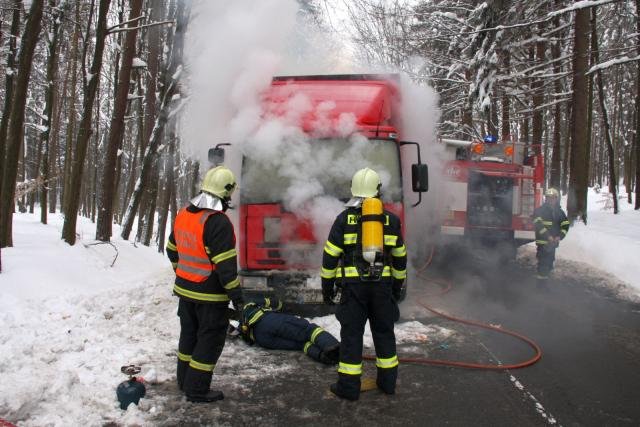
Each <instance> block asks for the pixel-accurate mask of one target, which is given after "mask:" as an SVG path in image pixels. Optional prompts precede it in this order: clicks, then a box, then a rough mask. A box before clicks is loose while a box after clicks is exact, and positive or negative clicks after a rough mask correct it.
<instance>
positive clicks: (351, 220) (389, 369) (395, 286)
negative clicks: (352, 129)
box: [320, 168, 407, 400]
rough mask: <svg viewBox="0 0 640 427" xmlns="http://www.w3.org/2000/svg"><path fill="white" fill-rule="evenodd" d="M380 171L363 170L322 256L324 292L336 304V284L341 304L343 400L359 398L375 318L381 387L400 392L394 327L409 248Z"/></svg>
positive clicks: (336, 389)
mask: <svg viewBox="0 0 640 427" xmlns="http://www.w3.org/2000/svg"><path fill="white" fill-rule="evenodd" d="M381 186H382V183H381V181H380V177H379V175H378V173H377V172H375V171H374V170H372V169H369V168H364V169H360V170H358V171H357V172H356V173H355V174H354V175H353V179H352V181H351V195H352V198H351V199H350V200H349V201H348V202H347V203H346V205H345V206H346V209H345V210H344V211H343V212H342V213H340V214H339V215H338V217H337V218H336V220H335V221H334V223H333V226H332V227H331V231H330V232H329V237H328V239H327V241H326V243H325V246H324V253H323V258H322V270H321V274H320V276H321V279H322V294H323V300H324V302H325V303H326V304H333V303H334V302H333V299H334V298H335V296H336V285H337V286H338V287H339V288H340V302H339V304H338V307H337V309H336V318H337V319H338V321H339V322H340V327H341V328H340V341H341V343H340V362H339V364H338V381H337V382H336V383H335V384H332V385H331V387H330V390H331V392H333V393H334V394H335V395H337V396H338V397H340V398H343V399H348V400H357V399H358V398H359V396H360V385H361V375H362V336H363V334H364V327H365V324H366V322H367V320H369V324H370V326H371V333H372V336H373V341H374V344H375V349H376V367H377V379H376V385H377V386H378V388H379V389H381V390H382V391H383V392H384V393H386V394H394V393H395V387H396V380H397V377H398V356H397V354H396V339H395V333H394V323H395V322H396V321H397V320H398V318H399V316H400V312H399V309H398V303H397V301H398V300H399V299H400V298H401V297H402V295H403V294H404V292H405V287H404V281H405V278H406V274H407V273H406V265H407V249H406V247H405V245H404V241H403V238H402V227H401V223H400V219H399V218H398V216H396V215H395V214H393V213H391V212H389V211H386V210H384V209H383V206H382V201H381V200H380V188H381Z"/></svg>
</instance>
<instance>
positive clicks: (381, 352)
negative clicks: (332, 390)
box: [336, 282, 400, 400]
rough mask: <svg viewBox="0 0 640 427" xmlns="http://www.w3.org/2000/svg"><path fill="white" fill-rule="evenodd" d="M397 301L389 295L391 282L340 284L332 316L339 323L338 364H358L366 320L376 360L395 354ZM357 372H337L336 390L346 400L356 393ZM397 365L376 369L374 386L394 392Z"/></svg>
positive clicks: (390, 392)
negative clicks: (338, 295)
mask: <svg viewBox="0 0 640 427" xmlns="http://www.w3.org/2000/svg"><path fill="white" fill-rule="evenodd" d="M399 315H400V313H399V309H398V304H397V303H396V302H395V300H394V299H393V297H392V293H391V283H382V282H360V283H349V284H346V285H344V286H343V288H342V295H341V297H340V305H339V306H338V307H337V310H336V318H337V319H338V321H339V322H340V326H341V328H340V340H341V342H340V364H341V366H342V365H343V364H348V365H360V364H362V336H363V334H364V327H365V324H366V323H367V320H369V326H370V328H371V334H372V336H373V344H374V346H375V349H376V357H377V358H378V359H389V358H392V357H395V356H396V336H395V333H394V331H393V325H394V322H395V321H397V320H398V318H399ZM360 377H361V375H360V374H346V373H342V372H340V373H339V374H338V383H337V392H338V394H339V395H342V396H345V397H348V398H350V399H354V400H355V399H357V398H358V397H359V395H360ZM397 377H398V367H397V366H395V367H391V368H384V369H382V368H378V372H377V381H376V383H377V384H378V387H379V388H381V389H382V390H383V391H384V392H385V393H389V394H393V393H394V392H395V386H396V379H397Z"/></svg>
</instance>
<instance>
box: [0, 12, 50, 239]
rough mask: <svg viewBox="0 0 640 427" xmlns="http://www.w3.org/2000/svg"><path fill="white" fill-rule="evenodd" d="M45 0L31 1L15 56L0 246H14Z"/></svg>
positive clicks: (1, 201)
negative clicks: (20, 176) (19, 182)
mask: <svg viewBox="0 0 640 427" xmlns="http://www.w3.org/2000/svg"><path fill="white" fill-rule="evenodd" d="M43 8H44V0H33V1H32V3H31V8H30V9H29V17H28V20H27V24H26V25H25V28H24V34H23V35H22V41H21V43H20V56H19V58H18V77H17V79H16V87H15V94H14V97H13V107H12V108H11V116H10V117H9V131H8V134H7V143H6V158H5V162H4V176H3V177H2V192H1V194H2V199H1V200H0V204H1V206H0V218H1V219H0V246H3V247H4V246H13V239H12V236H11V232H8V231H9V230H10V224H11V223H12V221H13V197H14V195H15V190H16V176H17V173H18V168H17V166H18V157H19V154H20V146H21V145H22V134H23V125H24V115H25V111H24V110H25V105H26V101H27V90H28V86H29V78H30V77H31V63H32V62H33V53H34V51H35V47H36V43H37V42H38V37H39V35H40V25H41V21H42V11H43Z"/></svg>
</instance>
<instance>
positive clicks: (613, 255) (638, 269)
mask: <svg viewBox="0 0 640 427" xmlns="http://www.w3.org/2000/svg"><path fill="white" fill-rule="evenodd" d="M621 191H626V190H624V189H622V190H621ZM624 194H626V192H625V193H624ZM563 201H564V203H563V205H564V206H565V207H566V198H565V200H563ZM619 207H620V212H619V213H618V214H617V215H614V214H613V210H612V209H613V208H612V202H611V197H610V194H609V193H608V192H605V191H604V190H602V191H600V192H595V191H594V190H593V189H589V195H588V204H587V210H588V217H587V222H588V225H584V224H583V223H582V222H576V223H575V224H574V225H573V226H572V227H571V228H570V229H569V234H567V237H566V238H565V239H564V240H563V241H562V242H561V243H560V247H559V248H558V250H557V251H556V259H557V261H556V271H555V274H556V275H562V274H575V273H577V272H576V271H574V270H575V268H576V267H575V263H566V262H563V261H575V262H578V263H580V267H579V269H580V270H581V274H584V273H585V272H587V271H589V270H594V269H595V270H600V271H599V272H597V274H603V273H605V274H606V275H609V277H610V280H607V281H603V282H602V286H604V287H607V288H612V289H613V290H614V291H615V292H616V294H618V295H619V296H620V297H623V298H627V299H632V300H638V299H640V262H638V254H640V211H635V210H633V205H632V204H629V203H627V201H626V198H625V199H621V200H620V202H619ZM565 211H566V209H565ZM520 255H521V256H525V257H529V258H531V257H533V258H534V259H533V261H531V262H535V244H534V243H530V244H528V245H526V246H525V247H524V248H521V249H520ZM621 282H624V283H621Z"/></svg>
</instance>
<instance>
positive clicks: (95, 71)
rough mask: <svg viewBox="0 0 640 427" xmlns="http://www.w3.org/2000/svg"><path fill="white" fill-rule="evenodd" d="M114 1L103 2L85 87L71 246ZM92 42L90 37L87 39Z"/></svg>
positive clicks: (68, 224) (69, 224)
mask: <svg viewBox="0 0 640 427" xmlns="http://www.w3.org/2000/svg"><path fill="white" fill-rule="evenodd" d="M110 3H111V0H100V6H99V13H98V24H97V29H96V46H95V51H94V55H93V62H92V64H91V70H90V72H89V76H88V77H89V78H88V81H87V83H86V84H85V97H84V102H83V113H82V119H81V121H80V127H79V129H78V138H77V147H76V154H75V156H73V166H72V170H71V179H70V182H69V190H68V191H69V199H68V200H69V202H68V206H67V210H66V211H65V217H64V225H63V228H62V238H63V239H64V240H65V242H67V243H69V244H70V245H74V244H75V243H76V222H77V220H78V206H79V202H80V183H81V181H82V176H83V171H84V161H85V156H86V154H87V145H88V143H89V138H91V133H92V130H91V122H92V118H93V114H92V113H93V111H92V110H93V102H94V101H95V98H96V92H97V89H98V84H99V83H100V71H101V70H102V53H103V52H104V44H105V37H106V35H107V12H108V11H109V5H110ZM89 25H90V24H89ZM86 40H88V37H87V38H86V39H85V42H86Z"/></svg>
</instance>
